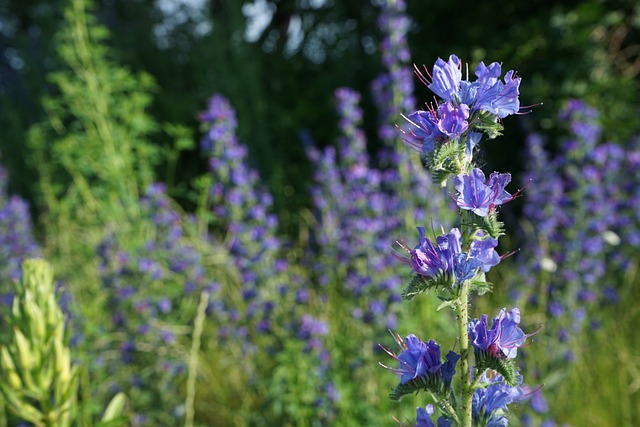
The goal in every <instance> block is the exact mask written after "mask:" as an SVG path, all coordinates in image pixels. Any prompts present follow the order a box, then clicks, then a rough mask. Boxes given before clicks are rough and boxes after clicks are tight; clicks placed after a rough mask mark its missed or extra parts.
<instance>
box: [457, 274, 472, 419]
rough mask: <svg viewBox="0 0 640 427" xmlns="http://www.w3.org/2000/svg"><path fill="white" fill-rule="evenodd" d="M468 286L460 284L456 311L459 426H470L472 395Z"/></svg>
mask: <svg viewBox="0 0 640 427" xmlns="http://www.w3.org/2000/svg"><path fill="white" fill-rule="evenodd" d="M468 307H469V288H468V286H467V284H466V283H463V284H462V289H461V290H460V297H459V298H458V305H457V307H456V312H457V315H458V325H459V327H460V329H459V333H460V374H461V379H462V416H461V423H460V426H461V427H471V399H472V397H473V386H472V384H471V381H470V378H469V356H470V354H469V333H468V331H467V330H468V323H469V313H468Z"/></svg>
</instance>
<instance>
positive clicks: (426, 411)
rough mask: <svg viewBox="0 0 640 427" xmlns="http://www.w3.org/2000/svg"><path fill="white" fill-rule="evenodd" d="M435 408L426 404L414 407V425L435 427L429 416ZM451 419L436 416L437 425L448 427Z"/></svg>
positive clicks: (416, 426)
mask: <svg viewBox="0 0 640 427" xmlns="http://www.w3.org/2000/svg"><path fill="white" fill-rule="evenodd" d="M434 412H435V409H434V408H433V405H427V406H426V408H420V407H418V408H416V425H415V427H436V426H435V425H434V424H433V421H431V416H432V415H433V414H434ZM450 426H451V421H449V420H447V419H445V418H444V417H440V418H438V426H437V427H450Z"/></svg>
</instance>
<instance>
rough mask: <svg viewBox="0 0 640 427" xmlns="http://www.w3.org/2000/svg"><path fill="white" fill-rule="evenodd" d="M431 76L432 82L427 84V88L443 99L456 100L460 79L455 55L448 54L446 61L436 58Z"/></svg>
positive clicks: (459, 65)
mask: <svg viewBox="0 0 640 427" xmlns="http://www.w3.org/2000/svg"><path fill="white" fill-rule="evenodd" d="M432 76H433V79H432V82H431V84H429V85H428V87H429V89H431V90H432V91H433V93H435V94H436V95H438V96H439V97H440V98H442V99H444V100H445V101H449V102H456V101H457V100H458V92H459V91H460V81H461V80H462V63H461V62H460V59H459V58H458V57H457V56H456V55H451V56H449V61H448V62H444V61H443V60H442V59H441V58H438V60H437V61H436V63H435V64H434V66H433V73H432Z"/></svg>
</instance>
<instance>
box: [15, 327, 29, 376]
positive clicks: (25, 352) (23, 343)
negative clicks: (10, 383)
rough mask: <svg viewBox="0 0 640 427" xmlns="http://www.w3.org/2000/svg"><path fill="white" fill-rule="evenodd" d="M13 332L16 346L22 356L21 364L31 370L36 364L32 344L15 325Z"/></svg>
mask: <svg viewBox="0 0 640 427" xmlns="http://www.w3.org/2000/svg"><path fill="white" fill-rule="evenodd" d="M13 333H14V336H15V338H16V347H17V348H18V356H19V357H20V366H22V368H23V369H25V370H30V369H32V368H33V365H34V359H33V355H32V352H31V351H32V349H31V345H30V344H29V341H28V340H27V338H26V337H25V336H24V334H23V333H22V331H20V329H18V328H15V327H14V328H13Z"/></svg>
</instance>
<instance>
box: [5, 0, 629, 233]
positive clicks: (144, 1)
mask: <svg viewBox="0 0 640 427" xmlns="http://www.w3.org/2000/svg"><path fill="white" fill-rule="evenodd" d="M63 4H64V2H63V1H61V0H54V1H49V0H47V1H38V0H25V1H20V2H15V1H10V0H3V1H1V2H0V17H1V18H0V49H1V52H2V55H0V77H1V78H0V102H1V104H0V105H2V116H1V117H0V120H1V121H2V122H1V126H2V138H1V140H0V144H1V145H0V148H1V149H2V153H3V156H4V158H5V163H6V164H7V166H8V167H9V169H10V170H9V174H10V176H11V183H10V186H11V190H12V191H13V192H17V193H19V194H21V195H23V196H26V197H27V198H28V199H32V198H33V197H34V194H33V189H32V188H31V187H30V185H29V183H31V182H33V179H34V171H33V168H32V167H30V165H28V164H27V163H26V161H25V159H26V158H28V156H27V155H26V151H27V150H28V148H27V146H26V144H25V143H24V141H25V139H26V131H27V129H28V127H29V125H30V124H32V123H35V122H38V121H39V120H41V119H42V117H43V116H44V114H45V112H44V111H43V109H42V105H41V103H40V100H41V99H42V98H43V97H44V96H46V95H48V94H51V93H52V91H53V90H54V89H53V87H52V85H51V83H50V78H48V77H47V76H48V75H49V74H50V73H53V72H55V71H56V70H59V69H60V68H61V67H62V64H61V62H60V57H59V55H58V54H57V53H56V52H57V45H56V39H54V38H53V37H51V36H52V34H53V33H54V32H55V30H56V29H58V28H60V26H61V25H63V21H62V19H63V16H62V6H63ZM376 7H377V4H376V2H375V1H373V2H363V1H340V2H336V1H331V0H315V1H314V0H306V1H305V0H280V1H267V0H257V1H254V2H245V1H223V0H217V1H216V0H212V1H205V0H192V1H183V0H175V1H169V0H155V1H148V0H134V1H130V0H105V1H99V2H96V4H95V7H94V8H93V12H94V13H95V16H96V17H97V19H98V20H99V21H100V22H102V23H103V24H105V25H106V26H107V28H108V29H109V30H110V31H111V33H112V36H111V37H110V39H109V43H108V47H109V55H110V56H112V57H113V58H114V59H116V60H117V61H118V62H119V63H120V64H122V65H124V66H126V67H127V68H128V69H130V70H132V71H134V72H144V73H148V74H149V75H151V76H152V77H153V80H154V81H155V88H154V91H153V92H154V94H155V95H156V96H154V97H153V101H152V103H151V105H150V109H149V111H150V113H151V115H152V116H153V117H154V118H155V119H156V120H157V122H158V123H164V122H172V123H179V124H182V125H185V126H187V127H189V128H191V129H196V128H197V126H196V120H195V116H194V113H193V111H194V107H195V106H203V105H204V104H205V100H206V99H207V98H208V97H209V96H210V95H211V94H212V93H214V92H219V93H222V94H224V95H225V96H226V97H228V98H229V99H232V100H233V102H234V106H235V108H236V110H237V114H238V119H239V121H240V123H242V124H243V125H242V126H241V127H240V129H239V133H240V139H241V140H242V141H246V143H247V144H249V147H250V151H251V153H252V154H251V155H252V161H253V162H254V163H255V165H256V166H257V168H258V169H259V171H260V174H261V176H262V177H263V180H264V181H265V182H267V183H268V184H269V187H270V188H271V189H272V191H273V195H274V198H275V203H276V206H277V207H278V211H281V212H282V211H291V212H295V211H297V209H296V208H299V207H303V206H306V205H308V203H309V198H308V195H307V192H306V189H305V186H306V184H307V183H308V181H309V177H310V168H309V164H308V161H307V160H306V158H305V156H304V150H303V148H302V145H301V144H299V143H298V142H297V135H298V133H299V132H300V130H301V129H307V130H309V131H310V132H311V134H312V135H314V138H315V139H316V141H317V142H318V143H319V144H320V145H327V144H329V143H330V141H333V140H334V139H335V138H334V137H335V127H334V126H328V123H333V122H334V121H335V111H334V109H333V99H332V94H333V92H334V90H335V88H337V87H339V86H349V87H352V88H354V89H356V90H358V91H360V92H362V93H365V94H366V93H367V92H368V85H369V83H370V82H371V81H372V80H373V78H374V76H376V75H377V74H379V73H380V72H381V71H382V65H381V61H380V51H379V39H380V37H381V35H380V33H379V27H378V25H377V24H376V19H377V11H376ZM639 8H640V6H638V5H637V2H635V1H633V0H618V1H608V2H602V1H562V2H548V1H542V0H533V1H528V2H511V3H509V4H505V3H504V2H498V1H485V2H481V3H469V4H466V5H464V7H462V5H461V6H460V7H456V8H452V7H451V6H449V5H447V4H444V3H442V2H423V1H409V2H408V10H407V11H408V15H409V16H410V17H411V27H410V31H409V34H408V38H409V46H410V50H411V52H412V58H413V61H415V62H416V63H417V64H422V63H423V62H426V63H431V62H432V61H433V59H434V58H437V57H439V56H440V57H445V56H448V55H449V53H451V52H456V53H457V55H458V56H460V57H461V58H463V59H464V60H465V61H467V62H469V63H471V64H475V63H477V62H478V61H480V60H485V61H493V60H495V59H496V58H498V59H499V60H501V61H502V62H503V63H504V65H505V67H507V68H514V69H516V70H518V72H519V74H520V75H522V76H526V79H524V80H523V86H522V94H523V99H522V101H523V105H535V104H540V103H542V105H540V106H538V107H536V108H535V114H531V115H528V116H526V117H525V119H524V120H515V119H511V121H512V122H514V125H512V126H505V127H506V132H507V138H509V140H511V141H513V142H512V143H509V144H501V145H500V146H499V147H497V146H495V145H490V147H489V155H488V156H487V158H488V159H490V162H491V166H492V167H495V168H496V169H500V168H502V169H504V167H503V166H505V165H507V166H509V168H510V169H511V170H513V171H514V172H517V171H518V170H520V169H521V167H522V164H523V162H524V160H525V159H523V158H522V155H521V154H522V146H521V145H520V143H519V142H518V141H522V140H523V138H522V134H523V132H524V131H525V130H528V129H523V128H535V129H543V130H545V131H546V132H554V131H555V129H556V128H557V127H556V126H554V125H555V120H556V119H555V114H554V112H555V111H558V110H559V108H560V104H559V103H560V102H561V101H562V100H564V99H566V98H567V97H579V98H581V99H583V100H585V101H586V102H588V103H589V104H591V105H595V106H597V107H598V108H599V110H600V111H601V112H602V121H603V124H604V126H605V127H606V128H607V129H610V130H611V134H610V135H609V137H610V138H612V139H615V140H619V141H624V140H626V139H628V137H629V136H630V135H632V134H634V133H635V131H637V130H638V128H639V127H640V124H639V121H638V120H636V117H637V114H638V104H639V103H640V101H639V99H638V96H637V93H638V75H639V73H640V59H639V55H638V54H639V50H640V34H639V32H640V28H639V26H640V22H639V21H640V17H639V16H640V9H639ZM416 94H417V95H418V97H419V99H422V100H425V101H428V100H429V99H430V97H431V95H430V94H429V92H428V90H427V89H426V88H424V87H418V88H417V92H416ZM363 108H364V111H365V121H364V123H365V131H366V132H367V135H368V136H369V137H370V138H369V139H370V140H371V141H372V144H371V145H372V147H371V148H372V149H374V148H375V141H376V136H375V132H376V129H375V128H374V127H373V126H372V125H368V124H370V123H374V122H375V121H374V120H373V117H372V115H373V114H375V112H374V109H373V107H372V100H371V99H370V98H368V97H367V96H366V95H365V97H364V100H363ZM152 141H153V143H154V144H155V145H156V146H157V147H168V146H170V145H171V144H172V143H173V142H172V139H171V138H170V137H169V136H167V135H166V133H165V134H163V133H159V134H155V135H154V136H153V138H152ZM492 148H494V150H492ZM514 159H517V164H516V166H517V167H516V168H514V167H513V166H514ZM156 167H157V170H158V171H161V176H162V172H164V171H167V170H173V169H171V168H167V164H166V163H161V164H158V165H157V166H156ZM203 168H204V165H203V164H202V163H201V162H199V160H198V157H197V156H196V155H195V154H194V152H193V151H191V152H190V151H185V152H183V153H182V155H181V156H180V158H179V160H178V167H177V168H175V173H176V175H177V176H176V177H170V178H168V179H165V180H169V182H171V183H176V184H175V185H174V186H173V187H172V188H170V189H169V191H170V193H171V194H172V195H174V196H177V197H178V198H179V199H180V200H181V201H182V202H183V203H184V204H185V206H186V207H187V209H189V208H191V207H192V205H190V201H189V200H187V198H186V195H187V189H186V188H184V186H185V185H186V184H185V183H189V182H190V181H191V179H192V178H193V177H194V176H196V175H197V174H198V171H201V170H202V169H203ZM285 206H286V207H287V209H282V208H283V207H285ZM297 221H298V220H297V218H296V216H295V215H293V216H290V217H285V218H282V225H283V227H284V229H285V231H287V232H292V231H294V230H295V227H296V226H297Z"/></svg>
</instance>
